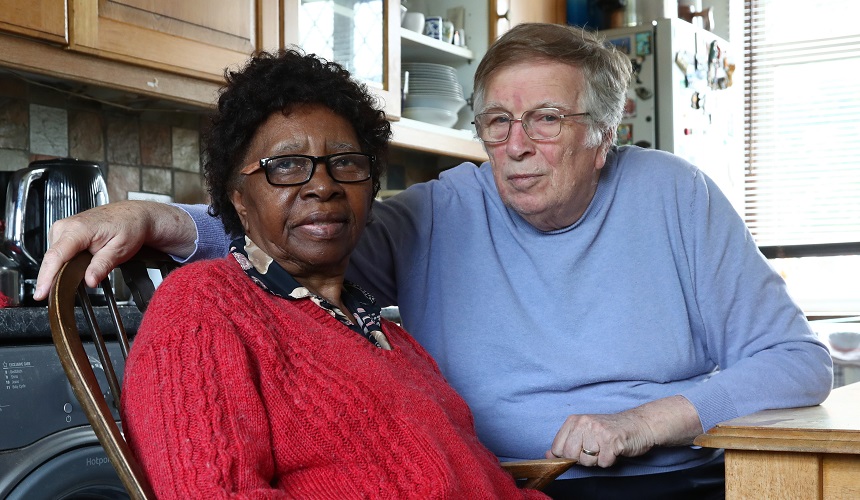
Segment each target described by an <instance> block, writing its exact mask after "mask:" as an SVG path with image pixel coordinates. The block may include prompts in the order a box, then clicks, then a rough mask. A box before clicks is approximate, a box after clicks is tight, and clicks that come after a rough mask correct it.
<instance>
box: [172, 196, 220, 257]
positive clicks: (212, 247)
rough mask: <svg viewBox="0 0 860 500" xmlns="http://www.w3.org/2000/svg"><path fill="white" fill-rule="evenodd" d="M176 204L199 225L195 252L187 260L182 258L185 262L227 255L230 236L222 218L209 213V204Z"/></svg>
mask: <svg viewBox="0 0 860 500" xmlns="http://www.w3.org/2000/svg"><path fill="white" fill-rule="evenodd" d="M174 206H176V207H178V208H181V209H182V210H184V211H185V212H186V213H187V214H188V215H189V216H190V217H191V220H193V221H194V225H195V226H196V227H197V239H196V240H195V241H194V246H195V250H194V253H192V254H191V255H189V256H188V258H187V259H185V260H180V262H182V263H183V264H185V263H188V262H194V261H197V260H204V259H213V258H216V257H223V256H224V255H227V251H228V250H229V247H228V246H229V245H230V238H229V237H228V236H227V233H226V232H224V226H223V225H222V224H221V220H220V219H217V218H215V217H212V216H211V215H209V212H208V211H207V209H208V206H207V205H202V204H200V205H183V204H178V203H177V204H175V205H174Z"/></svg>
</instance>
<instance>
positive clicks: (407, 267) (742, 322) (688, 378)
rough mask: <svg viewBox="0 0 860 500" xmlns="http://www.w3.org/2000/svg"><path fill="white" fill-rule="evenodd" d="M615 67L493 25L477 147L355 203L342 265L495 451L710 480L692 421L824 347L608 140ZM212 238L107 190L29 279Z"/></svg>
mask: <svg viewBox="0 0 860 500" xmlns="http://www.w3.org/2000/svg"><path fill="white" fill-rule="evenodd" d="M629 77H630V63H629V61H628V60H627V59H626V58H625V57H624V56H623V55H621V54H619V53H617V52H616V51H615V50H614V49H612V48H611V47H609V46H607V45H604V44H603V43H602V41H601V40H599V39H598V38H596V37H595V36H594V35H593V34H590V33H588V32H584V31H582V30H579V29H576V28H569V27H563V26H557V25H544V24H524V25H519V26H517V27H515V28H513V29H512V30H511V31H509V32H508V33H506V34H505V35H504V36H503V37H501V38H500V39H499V40H498V41H497V42H496V43H495V44H494V45H493V46H492V47H491V48H490V50H489V51H488V52H487V54H486V56H485V57H484V59H483V60H482V61H481V63H480V65H479V66H478V68H477V71H476V74H475V89H476V96H475V110H476V113H477V114H476V116H475V126H476V130H477V133H478V137H479V138H480V139H481V141H482V142H483V144H484V147H485V148H486V151H487V154H488V155H489V158H490V161H489V163H485V164H483V165H481V166H480V167H476V166H475V165H472V164H469V163H466V164H463V165H460V166H458V167H456V168H453V169H451V170H449V171H447V172H444V173H443V174H442V175H441V176H440V178H439V179H438V180H435V181H431V182H428V183H425V184H420V185H416V186H413V187H411V188H409V189H407V190H406V191H405V192H403V193H402V194H400V195H398V196H395V197H393V198H391V199H390V200H388V201H386V202H384V203H377V204H376V205H375V207H374V220H373V222H371V223H370V224H369V225H368V227H367V230H366V232H365V235H364V237H363V240H362V242H361V244H360V245H359V248H358V249H357V250H356V252H355V253H354V254H353V258H352V263H353V264H355V265H354V267H353V271H352V274H351V275H348V277H349V278H350V279H352V280H353V281H356V282H358V283H361V284H363V285H365V286H366V287H367V288H369V289H370V290H371V291H372V292H373V293H374V294H375V295H376V296H377V297H378V298H380V299H381V300H383V301H385V302H386V303H391V304H398V305H399V306H400V311H401V315H402V317H403V323H404V326H405V327H406V328H407V329H408V330H409V331H410V332H411V333H412V334H413V335H414V336H415V337H416V338H417V339H418V341H419V342H421V343H422V344H423V346H424V347H426V348H427V350H428V351H429V352H430V353H431V354H432V355H433V356H434V357H435V359H436V361H437V362H438V363H439V365H440V367H441V368H442V371H443V372H444V373H445V375H446V377H447V378H448V380H449V381H450V382H451V384H453V385H454V387H455V388H456V389H457V390H458V391H459V392H460V393H461V394H462V395H463V397H464V398H465V399H466V401H467V402H468V403H469V405H470V407H471V409H472V411H473V412H474V415H475V425H476V427H477V430H478V434H479V436H480V438H481V439H482V441H483V442H484V443H485V444H486V445H487V446H488V447H489V448H490V449H491V450H493V451H494V452H495V453H496V454H497V455H498V456H499V457H500V458H501V459H502V460H506V459H527V458H536V457H540V456H543V455H546V456H553V455H555V456H563V457H571V458H574V459H576V460H577V461H578V462H579V465H578V466H576V467H574V468H573V469H571V470H570V471H569V472H568V473H566V474H565V475H564V476H562V479H561V480H559V481H556V483H555V484H554V485H553V486H552V487H551V489H550V490H549V491H550V493H551V494H553V495H555V496H557V497H565V496H568V495H577V496H578V497H579V498H589V497H591V496H594V497H595V498H596V497H599V498H672V497H674V496H677V497H680V498H689V497H691V496H693V497H695V498H706V497H707V496H709V495H713V496H715V497H719V496H721V495H722V494H723V493H722V491H723V485H722V481H723V471H722V456H721V453H720V452H719V451H715V450H708V449H699V448H696V447H693V446H691V444H692V440H693V438H694V437H695V436H696V435H698V434H700V433H702V432H703V431H707V430H708V429H710V428H711V427H713V426H714V425H715V424H716V423H718V422H720V421H723V420H727V419H730V418H734V417H738V416H741V415H745V414H749V413H752V412H755V411H758V410H762V409H767V408H779V407H792V406H803V405H812V404H817V403H819V402H821V401H823V400H824V398H825V397H826V396H827V394H828V393H829V390H830V385H831V376H832V365H831V361H830V357H829V355H828V352H827V350H826V348H825V347H824V346H823V345H822V344H821V343H819V342H818V341H817V340H816V337H815V335H814V334H813V332H812V331H811V330H810V328H809V325H808V323H807V322H806V320H805V318H804V315H803V313H802V312H801V311H800V309H799V308H798V307H797V305H796V304H795V303H794V302H793V301H792V300H791V299H790V298H789V296H788V294H787V292H786V288H785V284H784V282H783V281H782V279H781V278H780V277H779V276H778V275H777V274H776V273H774V272H773V270H772V269H771V268H770V267H769V266H768V263H767V262H766V260H765V259H764V257H763V256H762V255H761V254H760V253H759V252H758V250H757V248H756V245H755V242H754V241H753V239H752V237H751V235H750V233H749V232H748V231H747V229H746V227H745V226H744V224H743V221H742V220H741V219H740V217H739V216H738V215H737V213H736V212H735V211H734V210H733V209H732V207H731V205H730V203H729V202H728V201H727V199H726V197H725V196H724V195H723V194H722V193H721V192H720V191H719V189H718V188H717V187H716V185H715V184H714V183H713V182H712V181H711V180H710V179H709V178H708V177H707V176H706V175H704V174H703V173H702V172H701V171H700V170H698V169H697V168H696V167H694V166H693V165H690V164H689V163H687V162H685V161H683V160H681V159H680V158H678V157H675V156H673V155H670V154H667V153H664V152H660V151H653V150H644V149H640V148H637V147H621V148H618V147H615V146H614V145H613V143H614V139H615V130H616V127H617V125H618V123H619V121H620V118H621V114H622V109H623V105H624V100H625V96H626V90H627V84H628V80H629ZM186 213H190V214H191V216H192V218H193V220H194V222H195V224H196V226H195V224H192V222H191V221H192V218H189V217H188V216H187V215H186ZM195 238H199V239H197V240H196V239H195ZM226 241H227V237H226V236H225V235H223V230H222V229H221V226H220V224H218V223H217V221H214V220H212V219H211V217H207V216H206V214H205V207H181V208H180V207H174V206H167V205H151V204H144V203H140V202H137V203H118V204H115V205H108V206H106V207H101V208H99V209H95V210H93V211H90V212H87V213H84V214H81V215H79V216H76V217H73V218H71V219H68V220H64V221H60V222H58V223H56V224H55V226H54V228H53V244H52V246H51V249H50V250H49V251H48V252H47V254H46V256H45V261H44V264H43V268H42V271H41V273H40V278H39V288H38V290H39V293H40V294H41V295H44V294H45V290H46V288H47V285H48V282H49V281H50V279H51V278H52V276H53V275H54V273H55V272H56V269H57V268H58V266H59V264H60V263H61V262H62V261H63V260H65V259H68V258H70V257H71V255H72V254H74V253H75V252H77V251H79V250H81V249H84V248H89V249H90V250H91V251H93V252H96V258H94V259H93V264H92V265H91V267H90V269H89V271H88V280H89V282H90V283H95V282H96V281H97V279H98V278H100V277H103V276H105V275H106V274H107V271H108V270H109V269H110V268H111V267H112V266H113V265H115V264H116V263H117V261H120V260H122V259H124V258H126V257H127V256H128V255H130V254H132V253H133V252H134V251H135V250H136V249H137V248H138V247H139V246H140V245H141V244H143V243H146V244H148V245H152V246H155V247H159V248H162V249H164V250H166V251H169V252H171V253H173V254H174V255H177V256H178V257H183V258H184V257H187V256H189V255H191V256H192V257H193V258H201V257H206V256H213V255H216V254H217V255H221V254H223V253H224V252H225V251H226V248H227V244H226ZM192 254H193V255H192ZM359 270H361V272H362V273H363V274H360V273H359Z"/></svg>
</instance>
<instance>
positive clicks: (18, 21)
mask: <svg viewBox="0 0 860 500" xmlns="http://www.w3.org/2000/svg"><path fill="white" fill-rule="evenodd" d="M0 30H3V31H9V32H12V33H17V34H19V35H26V36H32V37H36V38H41V39H43V40H48V41H50V42H56V43H61V44H66V43H67V42H68V39H67V37H66V2H65V1H63V0H60V1H58V0H3V7H2V8H0Z"/></svg>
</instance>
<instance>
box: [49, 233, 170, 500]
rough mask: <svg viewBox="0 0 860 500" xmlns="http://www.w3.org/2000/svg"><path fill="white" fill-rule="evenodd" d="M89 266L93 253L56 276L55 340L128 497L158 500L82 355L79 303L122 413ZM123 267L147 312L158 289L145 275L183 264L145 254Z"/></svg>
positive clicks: (120, 334)
mask: <svg viewBox="0 0 860 500" xmlns="http://www.w3.org/2000/svg"><path fill="white" fill-rule="evenodd" d="M91 260H92V255H90V253H89V252H86V251H85V252H82V253H80V254H78V255H77V256H75V258H73V259H72V260H70V261H69V262H67V263H66V264H65V265H63V267H62V268H61V269H60V272H59V273H58V274H57V277H56V279H55V280H54V283H53V284H52V286H51V292H50V296H49V299H48V317H49V318H50V321H51V334H52V336H53V338H54V345H55V346H56V348H57V353H58V354H59V356H60V362H61V363H62V365H63V370H65V372H66V376H67V377H68V379H69V382H70V383H71V386H72V390H73V391H74V393H75V397H77V399H78V402H79V403H80V405H81V407H82V408H83V410H84V413H85V414H86V416H87V420H89V422H90V425H92V427H93V431H95V434H96V437H98V440H99V442H100V443H101V445H102V446H103V447H104V449H105V452H106V453H107V456H108V458H109V459H110V461H111V463H112V464H113V466H114V468H115V469H116V471H117V473H118V474H119V477H120V480H121V481H122V483H123V485H125V488H126V490H128V493H129V495H130V496H131V497H132V498H135V499H154V498H155V494H154V493H153V492H152V488H151V487H150V485H149V482H148V481H147V479H146V476H145V475H144V473H143V470H142V469H141V467H140V465H139V463H138V462H137V460H136V459H135V457H134V455H133V454H132V452H131V449H130V448H129V447H128V444H127V443H126V441H125V438H124V437H123V435H122V432H121V431H120V429H119V426H118V425H117V423H116V421H115V420H114V416H113V414H112V413H111V409H110V406H109V404H108V402H107V398H106V397H105V393H104V389H103V388H102V387H100V386H99V382H98V379H97V378H96V375H95V372H94V371H93V367H92V365H91V364H90V359H89V357H88V356H87V352H86V351H85V350H84V343H83V339H82V336H81V332H80V331H79V330H78V326H77V320H76V318H75V309H76V300H77V304H78V305H79V306H80V308H81V309H82V312H83V316H84V320H85V324H86V325H87V329H88V330H89V332H88V334H89V339H88V340H91V341H92V342H93V343H94V344H95V348H96V351H97V353H98V356H99V359H100V361H101V365H102V368H103V369H104V373H105V377H106V378H107V382H108V387H109V391H110V393H111V394H112V396H113V397H112V400H113V401H112V403H113V405H114V406H115V408H116V409H117V410H119V404H120V395H121V392H120V391H121V387H120V381H119V378H118V377H117V375H116V371H115V369H114V363H113V361H112V360H111V356H110V354H109V353H108V349H107V345H106V344H105V339H104V335H103V334H102V330H101V327H100V325H99V323H98V321H97V320H96V317H97V315H96V313H95V309H94V308H93V305H92V302H91V301H90V297H89V295H88V294H87V289H86V285H85V284H84V283H83V278H84V271H85V270H86V268H87V266H88V265H89V263H90V261H91ZM119 267H120V270H121V272H122V275H123V279H124V281H125V282H126V284H127V285H128V287H129V288H130V289H131V291H132V295H133V297H134V299H135V304H136V305H137V307H138V309H140V310H141V311H143V310H145V309H146V306H147V305H148V304H149V299H150V298H151V297H152V294H153V292H154V291H155V285H154V284H153V283H152V281H151V280H150V278H149V274H148V271H147V270H148V269H158V270H160V271H161V273H162V276H166V275H167V273H168V272H169V271H170V270H172V269H175V268H176V267H179V264H178V263H177V262H175V261H174V260H173V259H171V258H170V257H169V256H167V255H166V254H163V253H160V252H156V251H154V250H151V249H148V248H144V249H141V251H140V252H138V254H137V255H135V257H133V258H132V259H130V260H129V261H128V262H126V263H124V264H121V265H120V266H119ZM101 288H102V290H103V292H104V300H105V301H106V302H107V305H106V308H107V311H108V314H109V316H110V318H111V323H112V325H113V326H112V330H113V333H115V334H116V336H117V340H118V341H119V345H120V350H121V352H122V356H123V360H125V358H126V357H127V356H128V350H129V339H128V335H127V334H126V330H125V328H124V326H123V324H122V318H121V316H120V311H119V307H118V306H117V302H116V298H115V297H114V294H113V290H112V288H111V286H110V283H109V282H108V280H105V281H103V282H102V284H101Z"/></svg>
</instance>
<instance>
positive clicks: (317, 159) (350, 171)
mask: <svg viewBox="0 0 860 500" xmlns="http://www.w3.org/2000/svg"><path fill="white" fill-rule="evenodd" d="M374 161H375V158H374V156H373V155H369V154H365V153H335V154H331V155H325V156H310V155H278V156H270V157H268V158H261V159H260V161H259V163H252V164H250V165H248V166H247V167H245V168H243V169H242V171H241V172H240V173H242V174H245V175H249V174H253V173H254V172H256V171H257V170H263V171H264V172H265V173H266V180H267V181H268V182H269V184H271V185H273V186H299V185H302V184H305V183H307V182H308V181H310V180H311V177H313V176H314V171H315V170H316V167H317V164H319V163H321V162H322V163H325V168H326V172H328V175H329V177H331V178H332V179H334V180H335V181H337V182H341V183H347V184H349V183H353V182H364V181H366V180H368V179H370V175H371V170H372V168H371V167H372V166H373V162H374Z"/></svg>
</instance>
